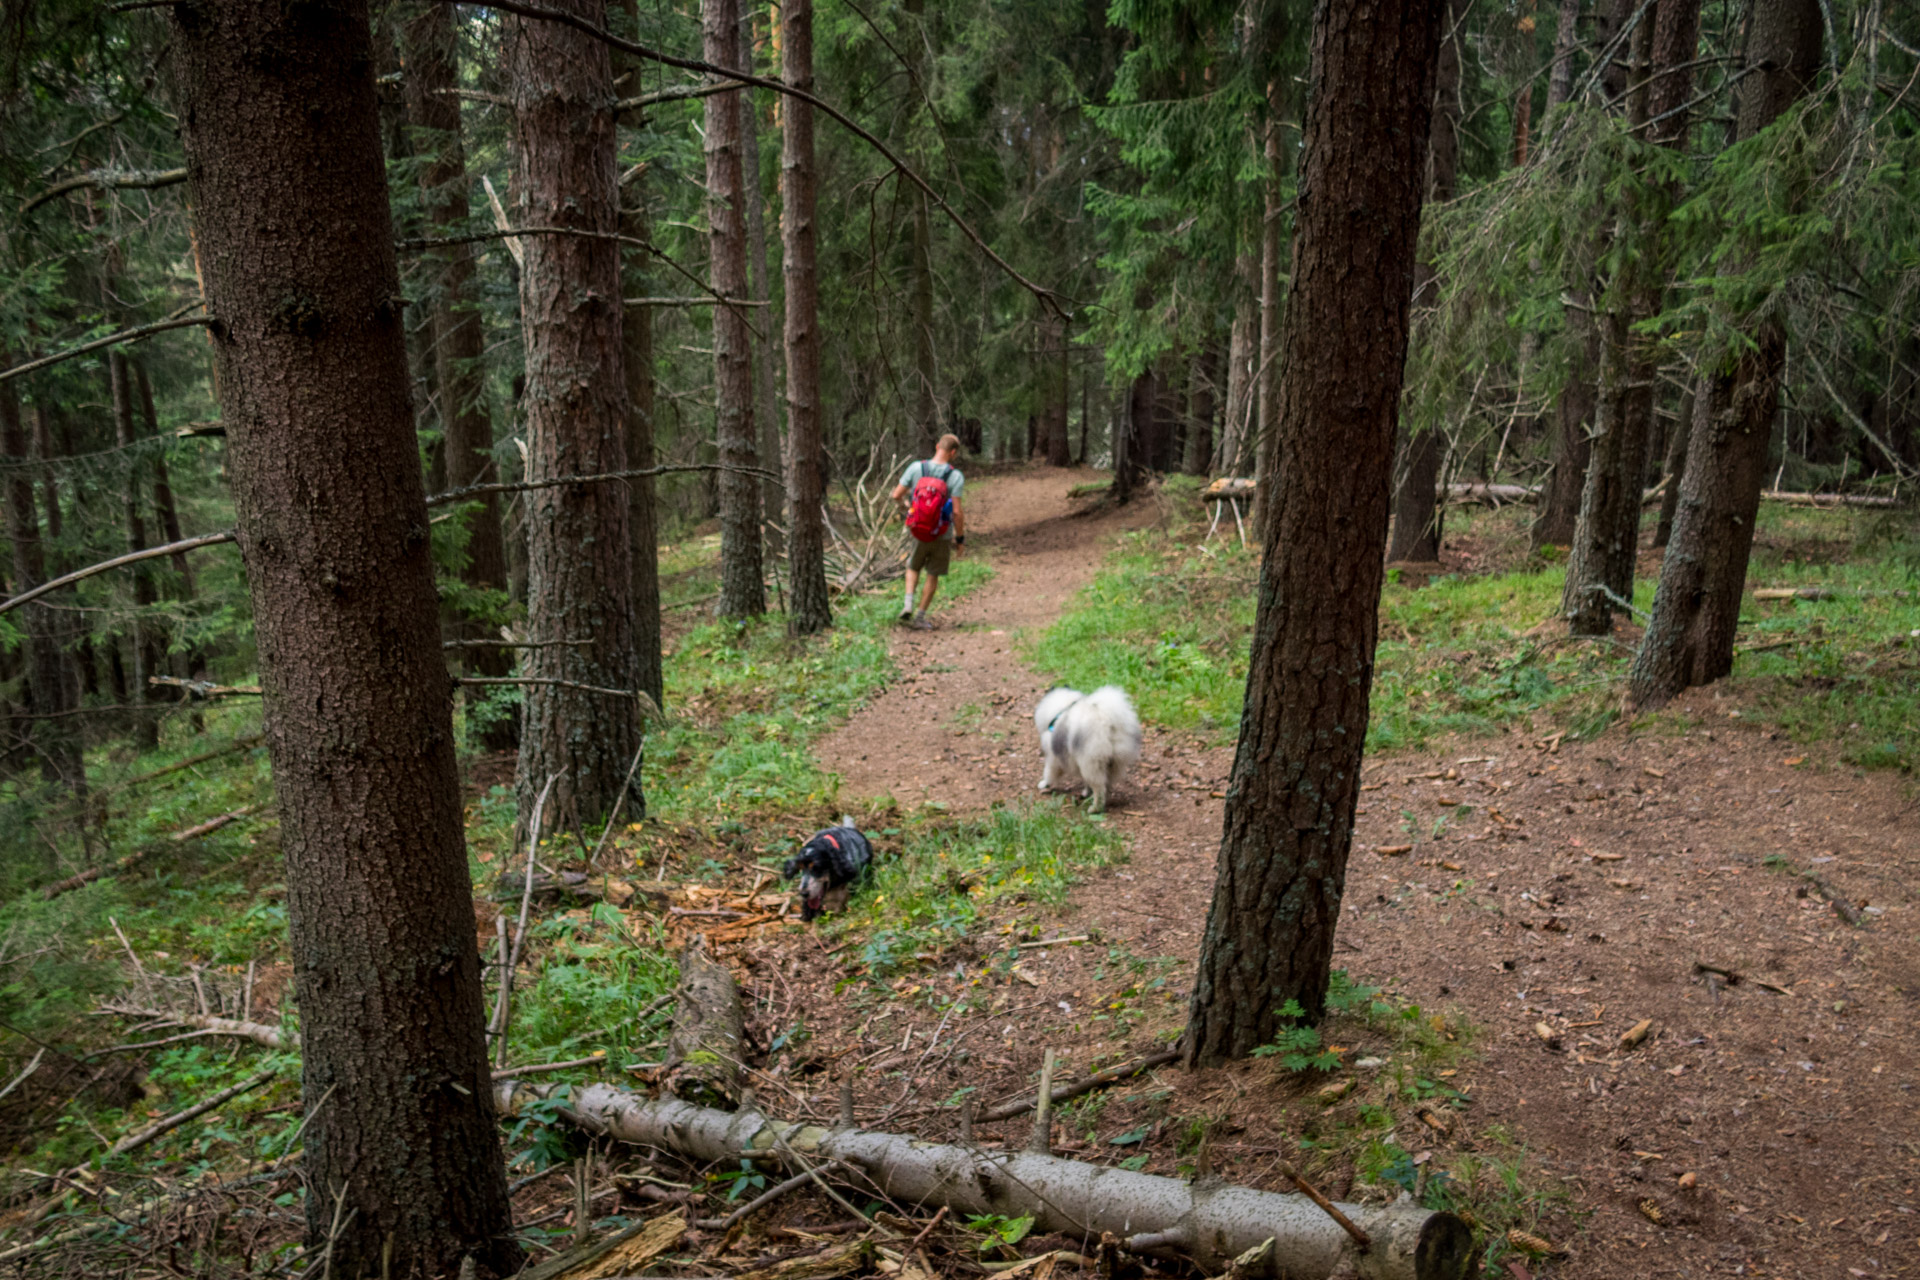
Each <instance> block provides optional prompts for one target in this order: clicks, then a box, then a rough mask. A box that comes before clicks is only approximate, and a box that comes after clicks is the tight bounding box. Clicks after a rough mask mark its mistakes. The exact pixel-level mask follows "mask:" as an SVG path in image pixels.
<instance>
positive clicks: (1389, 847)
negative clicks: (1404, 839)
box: [1374, 844, 1413, 858]
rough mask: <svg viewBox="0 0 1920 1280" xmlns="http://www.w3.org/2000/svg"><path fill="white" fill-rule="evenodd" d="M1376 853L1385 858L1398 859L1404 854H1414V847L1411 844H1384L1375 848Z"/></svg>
mask: <svg viewBox="0 0 1920 1280" xmlns="http://www.w3.org/2000/svg"><path fill="white" fill-rule="evenodd" d="M1374 852H1375V853H1377V854H1379V855H1380V856H1381V857H1383V858H1397V857H1399V856H1400V855H1402V854H1406V853H1412V852H1413V846H1412V845H1410V844H1383V845H1380V846H1379V847H1377V848H1375V849H1374Z"/></svg>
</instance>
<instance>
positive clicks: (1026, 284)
mask: <svg viewBox="0 0 1920 1280" xmlns="http://www.w3.org/2000/svg"><path fill="white" fill-rule="evenodd" d="M440 2H441V3H442V4H452V3H455V0H440ZM480 7H482V8H487V9H498V10H500V11H501V12H503V13H514V14H518V15H520V16H521V17H523V18H536V19H539V20H541V21H545V22H558V23H560V24H562V25H563V26H569V27H572V28H573V29H574V30H576V31H580V32H584V33H585V34H587V35H590V36H592V37H593V38H594V39H596V40H598V41H600V42H601V43H602V44H605V45H607V46H608V47H610V48H614V49H618V50H620V51H621V52H622V53H625V54H629V55H631V56H633V57H636V58H644V59H646V60H647V61H649V62H657V63H659V64H661V65H662V66H667V67H678V68H679V69H681V70H682V71H697V72H700V73H701V74H702V75H706V76H711V77H714V78H717V79H722V80H731V81H734V82H735V83H737V84H741V85H751V86H752V87H754V88H756V89H771V90H772V91H773V92H775V93H784V94H786V95H787V96H788V97H790V98H797V99H799V100H800V101H801V102H805V103H807V104H809V105H810V106H812V107H814V108H815V109H816V110H818V111H821V112H823V113H824V114H826V115H827V116H829V117H831V118H832V119H834V120H836V121H838V122H839V123H840V126H841V127H842V128H844V129H846V130H847V132H849V133H851V134H853V135H854V136H855V137H856V138H859V139H860V140H861V141H862V142H865V143H866V144H867V145H868V146H870V147H872V148H873V149H874V150H875V151H878V152H879V153H880V155H881V157H882V158H884V159H885V160H886V162H887V163H888V164H890V165H892V166H893V167H894V168H895V169H897V170H899V172H900V174H901V176H903V177H905V178H906V179H907V181H909V182H911V183H913V185H914V186H916V187H918V188H920V190H921V191H922V192H924V193H925V194H926V197H927V199H929V200H931V201H933V202H934V204H936V205H938V206H939V207H940V212H942V213H944V214H946V215H947V220H948V221H949V222H951V223H952V224H953V225H954V226H955V227H956V228H958V229H959V231H960V233H961V234H962V235H964V236H966V238H967V239H969V240H971V241H973V244H974V247H975V248H977V249H979V250H980V252H981V253H983V254H985V255H986V256H987V258H988V259H989V260H990V261H991V262H992V263H993V265H995V266H996V267H999V268H1000V270H1001V271H1002V272H1004V273H1005V274H1006V276H1007V277H1008V278H1009V279H1010V280H1012V281H1013V282H1014V283H1016V284H1018V285H1019V286H1020V287H1021V288H1023V289H1025V290H1026V291H1027V292H1028V293H1031V294H1032V295H1033V296H1034V297H1035V298H1036V299H1038V300H1039V302H1040V305H1041V306H1042V307H1043V308H1045V309H1046V310H1047V311H1050V312H1052V313H1054V314H1055V315H1058V316H1060V317H1061V318H1062V319H1064V318H1066V311H1065V309H1064V308H1063V307H1062V306H1061V305H1060V297H1059V295H1058V294H1057V293H1055V292H1054V291H1053V290H1052V289H1048V288H1046V287H1045V286H1043V285H1038V284H1035V283H1034V282H1033V281H1031V280H1029V279H1027V278H1026V277H1025V276H1023V275H1021V274H1020V273H1019V272H1018V271H1016V270H1014V268H1013V264H1012V263H1010V262H1008V261H1007V260H1006V259H1005V258H1003V257H1001V256H1000V255H999V254H997V253H995V252H994V251H993V246H991V245H989V244H988V243H987V242H986V240H985V239H983V238H982V237H981V235H980V233H979V232H978V231H975V230H974V229H973V227H972V226H971V225H969V224H968V222H967V220H966V219H965V218H963V217H961V216H960V213H959V211H958V210H957V209H955V208H954V207H953V206H952V205H951V204H948V203H947V200H946V197H944V196H942V195H941V194H940V193H939V192H938V191H935V190H934V189H933V184H932V183H930V182H928V181H927V180H926V179H925V178H923V177H921V176H920V174H919V172H918V171H917V170H915V169H914V168H913V167H912V166H910V165H908V164H907V162H906V161H904V160H902V159H901V158H900V157H899V156H898V155H895V154H894V151H893V148H891V147H889V146H888V145H887V144H886V143H884V142H882V141H881V140H880V139H879V138H877V137H875V136H874V135H873V134H872V133H870V132H868V131H867V130H866V129H863V128H862V127H860V125H858V124H856V123H855V122H854V120H853V118H852V117H851V116H849V115H847V114H846V112H844V111H842V110H840V109H839V108H838V107H836V106H834V105H833V104H832V103H829V102H827V101H825V100H823V99H821V98H818V97H815V96H814V95H813V94H811V93H808V92H807V91H806V90H804V89H796V88H794V87H793V86H792V85H790V84H787V83H786V82H785V81H782V80H773V79H769V78H768V77H766V76H756V75H749V74H748V73H746V72H744V71H734V70H731V69H729V68H727V67H717V66H715V65H714V64H712V63H711V62H705V61H702V60H701V59H699V58H680V57H676V56H674V55H673V54H670V53H662V52H661V51H660V50H658V49H653V48H649V47H648V46H646V45H644V44H639V43H637V42H635V41H632V40H626V39H622V38H621V37H619V36H616V35H614V34H613V33H612V32H611V31H608V30H606V29H604V28H602V27H597V26H595V25H594V24H593V23H591V22H588V21H587V20H586V19H585V18H579V17H575V16H574V15H573V14H571V13H562V12H560V11H559V10H557V9H549V8H547V7H545V6H544V5H537V4H526V3H523V2H522V0H480Z"/></svg>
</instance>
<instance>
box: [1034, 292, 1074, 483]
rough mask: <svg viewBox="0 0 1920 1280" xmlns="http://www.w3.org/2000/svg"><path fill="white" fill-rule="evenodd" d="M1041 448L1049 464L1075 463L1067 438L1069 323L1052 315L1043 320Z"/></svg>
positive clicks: (1041, 326) (1070, 443)
mask: <svg viewBox="0 0 1920 1280" xmlns="http://www.w3.org/2000/svg"><path fill="white" fill-rule="evenodd" d="M1038 355H1039V357H1040V369H1039V373H1040V446H1041V448H1042V449H1043V450H1044V451H1045V453H1046V459H1047V465H1048V466H1050V467H1064V466H1067V465H1069V464H1070V463H1071V462H1072V461H1073V453H1072V442H1071V441H1070V440H1068V439H1067V323H1066V321H1065V320H1063V319H1062V318H1061V317H1059V316H1057V315H1054V314H1052V313H1051V312H1048V313H1047V314H1045V315H1042V316H1041V317H1040V350H1039V352H1038Z"/></svg>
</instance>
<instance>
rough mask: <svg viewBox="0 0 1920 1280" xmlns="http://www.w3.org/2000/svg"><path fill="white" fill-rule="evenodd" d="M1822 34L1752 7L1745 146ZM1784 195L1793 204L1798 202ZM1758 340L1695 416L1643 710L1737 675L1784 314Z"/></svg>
mask: <svg viewBox="0 0 1920 1280" xmlns="http://www.w3.org/2000/svg"><path fill="white" fill-rule="evenodd" d="M1823 34H1824V31H1823V21H1822V14H1821V10H1820V5H1819V3H1818V0H1781V3H1778V4H1771V5H1761V6H1758V7H1757V8H1756V9H1755V10H1754V17H1753V27H1752V30H1751V32H1750V33H1749V38H1748V46H1747V63H1748V67H1747V70H1748V74H1747V76H1746V79H1745V83H1743V84H1742V86H1741V90H1740V96H1739V102H1738V109H1737V113H1736V120H1735V129H1736V132H1737V134H1738V137H1740V138H1742V139H1745V138H1751V137H1753V136H1754V135H1755V134H1757V133H1759V132H1760V131H1761V130H1762V129H1764V128H1766V127H1767V126H1768V125H1769V124H1772V123H1773V122H1774V121H1775V120H1777V119H1778V118H1779V117H1780V115H1781V114H1782V113H1783V112H1785V111H1786V110H1788V109H1789V108H1790V107H1792V105H1793V104H1794V103H1795V102H1796V101H1798V99H1799V98H1800V96H1801V95H1802V94H1804V93H1805V92H1806V91H1807V87H1808V86H1809V85H1810V84H1812V82H1813V79H1814V77H1815V75H1817V74H1818V73H1819V68H1820V45H1821V40H1822V37H1823ZM1788 198H1789V201H1790V203H1797V202H1798V200H1799V193H1791V194H1790V195H1789V197H1788ZM1751 336H1752V339H1753V349H1752V350H1750V351H1747V352H1745V353H1743V354H1742V355H1740V356H1739V357H1738V358H1737V359H1736V360H1735V361H1734V362H1733V364H1732V366H1731V367H1730V368H1726V369H1723V370H1721V371H1719V372H1717V373H1714V374H1712V375H1711V376H1710V377H1709V379H1708V381H1707V385H1706V387H1705V388H1704V389H1703V390H1704V396H1703V400H1704V403H1701V404H1699V405H1696V407H1695V411H1694V418H1693V434H1692V437H1691V439H1690V440H1689V441H1688V443H1687V467H1686V472H1685V473H1684V475H1683V477H1682V479H1681V490H1680V506H1679V510H1678V511H1677V512H1676V513H1675V515H1674V522H1673V537H1672V539H1671V541H1670V542H1669V543H1668V545H1667V555H1666V560H1665V562H1664V563H1663V565H1662V566H1661V571H1660V589H1659V591H1658V592H1656V593H1655V596H1654V602H1653V618H1652V620H1651V621H1650V622H1649V623H1648V624H1647V633H1646V636H1645V638H1644V639H1643V640H1642V641H1641V643H1640V652H1639V653H1638V654H1637V655H1636V656H1635V658H1634V663H1633V671H1632V673H1631V674H1630V675H1629V676H1628V680H1627V696H1628V697H1629V698H1630V699H1631V700H1632V701H1633V702H1634V703H1635V705H1637V706H1643V707H1650V706H1658V705H1660V704H1661V703H1664V702H1666V701H1667V700H1668V699H1669V698H1671V697H1673V696H1674V695H1675V694H1677V693H1679V692H1680V691H1681V690H1683V689H1686V688H1688V687H1690V686H1694V685H1703V684H1710V683H1711V682H1713V681H1715V680H1718V679H1719V678H1720V677H1722V676H1724V675H1726V674H1727V673H1728V672H1730V671H1732V670H1733V641H1734V634H1735V631H1736V630H1737V628H1738V627H1739V623H1740V601H1741V598H1742V594H1743V592H1744V591H1745V590H1746V580H1747V560H1748V557H1749V555H1750V554H1751V552H1752V550H1753V525H1754V520H1755V518H1756V516H1757V514H1758V512H1759V509H1760V491H1761V488H1762V487H1763V485H1764V484H1765V482H1766V464H1767V450H1768V448H1769V446H1770V445H1771V443H1772V440H1773V426H1774V418H1775V416H1776V415H1777V414H1778V412H1779V407H1780V381H1781V377H1782V374H1783V373H1784V371H1785V368H1786V358H1787V334H1786V330H1785V328H1784V327H1783V322H1782V320H1781V318H1780V317H1779V316H1777V315H1774V314H1763V315H1762V316H1760V317H1758V318H1757V320H1756V321H1755V322H1754V327H1753V330H1752V335H1751Z"/></svg>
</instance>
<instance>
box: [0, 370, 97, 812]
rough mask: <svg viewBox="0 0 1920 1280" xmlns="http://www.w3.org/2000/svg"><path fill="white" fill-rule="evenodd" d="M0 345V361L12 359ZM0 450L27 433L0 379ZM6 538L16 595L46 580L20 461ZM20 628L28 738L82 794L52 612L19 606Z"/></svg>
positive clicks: (13, 396)
mask: <svg viewBox="0 0 1920 1280" xmlns="http://www.w3.org/2000/svg"><path fill="white" fill-rule="evenodd" d="M13 363H14V361H13V358H12V357H11V355H10V354H9V353H8V352H7V351H6V350H5V349H4V348H0V365H10V364H13ZM0 453H4V454H5V455H6V456H7V458H8V459H9V460H11V461H13V462H15V463H24V462H26V461H27V460H28V458H29V454H28V451H27V432H26V427H25V425H24V423H23V422H22V421H21V418H20V400H19V393H18V390H17V388H16V384H14V383H12V382H5V383H0ZM7 541H8V542H10V543H11V544H12V546H13V589H14V592H15V593H16V594H17V593H19V592H22V591H27V590H29V589H31V588H33V587H37V586H39V585H40V584H41V583H42V582H45V581H46V580H47V555H46V546H45V543H44V542H43V541H42V540H41V530H40V516H39V512H38V511H37V510H36V509H35V504H34V499H33V473H32V471H30V470H28V469H27V468H26V467H24V466H18V465H16V466H14V467H11V468H9V469H8V471H7ZM19 622H20V629H21V630H22V631H24V632H26V639H27V643H26V649H27V655H26V657H27V662H26V666H27V691H28V693H29V694H31V695H32V698H33V709H34V711H35V712H37V713H38V714H39V715H40V716H42V717H52V718H43V719H39V720H37V721H35V722H34V726H33V740H34V746H35V749H36V750H37V751H38V752H39V755H40V760H41V763H42V764H43V765H44V767H45V770H46V775H47V780H48V781H49V782H53V781H58V782H60V783H61V784H62V785H64V786H66V787H67V788H68V790H70V791H72V792H73V795H74V798H75V799H85V798H86V795H87V772H86V768H85V764H84V762H83V760H82V759H81V755H80V745H79V741H78V739H77V738H76V737H75V736H74V731H73V722H72V720H71V718H62V717H60V713H61V712H63V711H71V710H73V708H74V707H75V706H76V705H78V699H77V698H76V697H74V696H73V695H74V691H73V687H72V685H71V684H70V683H69V682H68V680H67V675H66V671H65V666H66V664H65V662H64V660H63V659H62V656H61V653H60V645H59V640H58V627H57V624H56V622H55V619H54V616H53V611H52V610H51V609H49V608H48V607H47V606H45V605H43V604H37V603H36V604H28V605H22V606H21V608H20V619H19Z"/></svg>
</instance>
